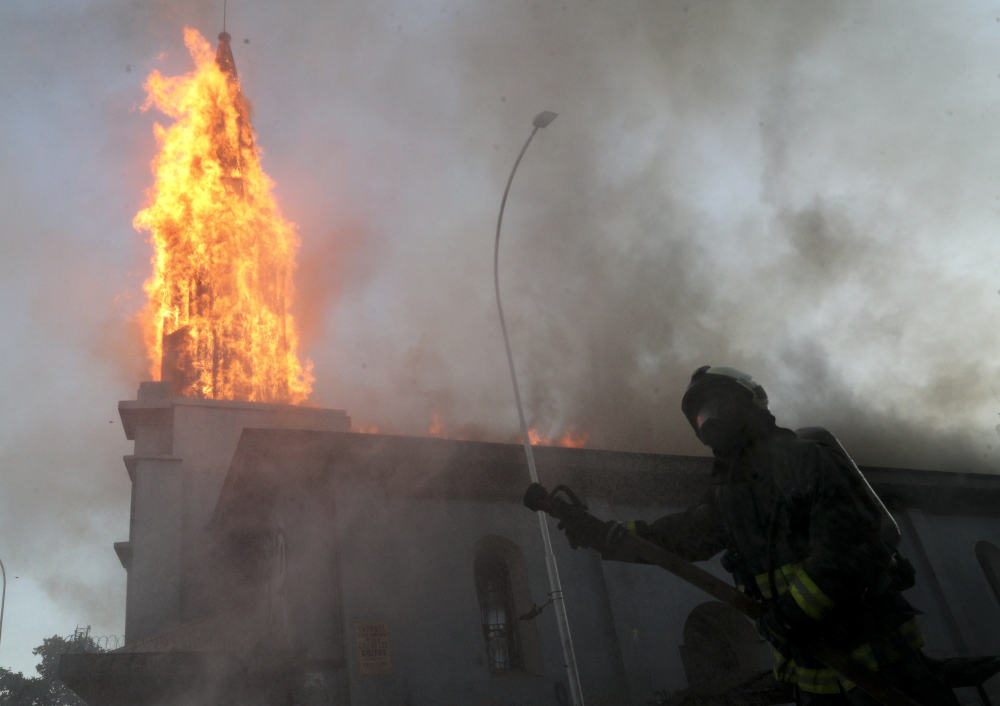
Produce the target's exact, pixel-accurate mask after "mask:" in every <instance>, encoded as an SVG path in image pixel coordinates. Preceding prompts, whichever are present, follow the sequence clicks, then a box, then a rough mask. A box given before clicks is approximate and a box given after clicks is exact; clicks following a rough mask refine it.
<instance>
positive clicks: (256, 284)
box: [134, 29, 312, 403]
mask: <svg viewBox="0 0 1000 706" xmlns="http://www.w3.org/2000/svg"><path fill="white" fill-rule="evenodd" d="M229 40H230V37H229V35H228V34H227V33H225V32H223V33H222V34H220V35H219V45H218V48H217V51H216V52H215V53H214V54H213V52H212V51H211V48H210V47H209V45H208V42H207V41H206V40H205V39H204V38H203V37H202V36H201V35H200V34H198V32H196V31H195V30H192V29H187V30H185V43H186V44H187V47H188V50H189V51H190V53H191V57H192V58H193V59H194V62H195V69H194V70H192V71H191V72H189V73H188V74H185V75H183V76H174V77H165V76H162V75H161V74H160V73H159V72H158V71H154V72H153V73H152V74H151V75H150V76H149V78H148V80H147V82H146V84H145V88H146V90H147V94H148V97H147V101H146V103H145V105H144V106H143V108H144V109H149V108H150V107H152V106H155V107H156V108H158V109H159V110H161V111H162V112H163V113H165V114H166V115H168V116H169V117H171V118H174V122H173V124H171V125H170V126H169V127H162V126H160V125H156V127H155V130H154V132H155V135H156V139H157V143H158V144H159V147H160V152H159V154H158V156H157V157H156V158H155V159H154V161H153V165H152V166H153V173H154V175H155V181H154V184H153V187H152V188H151V189H150V192H149V193H150V203H149V205H148V206H146V208H144V209H143V210H142V211H140V212H139V213H138V214H137V215H136V217H135V221H134V224H135V226H136V228H138V229H140V230H144V231H148V232H149V234H150V241H151V242H152V244H153V248H154V255H153V259H152V264H153V274H152V276H151V277H150V278H149V280H147V281H146V283H145V290H146V293H147V295H148V298H149V301H148V305H147V307H146V309H145V311H144V312H143V315H142V321H143V327H144V332H145V339H146V344H147V350H148V352H149V357H150V363H151V373H152V375H153V376H154V377H156V378H160V379H162V380H166V381H169V382H170V383H171V384H172V386H173V391H174V393H175V394H176V395H182V396H188V397H205V398H212V399H230V400H246V401H255V402H285V403H298V402H302V401H304V400H305V399H306V398H307V397H308V395H309V392H310V390H311V386H312V375H311V372H310V364H309V362H308V361H306V363H304V364H303V363H302V362H301V361H300V359H299V357H298V353H297V348H298V336H297V332H296V327H295V321H294V319H293V317H292V316H291V314H290V313H289V308H290V304H291V302H292V298H293V294H294V288H293V285H292V273H293V271H294V269H295V253H296V251H297V250H298V246H299V240H298V236H297V234H296V232H295V226H294V224H293V223H291V222H289V221H287V220H285V219H284V218H283V216H282V215H281V213H280V210H279V208H278V205H277V203H276V201H275V199H274V197H273V195H272V193H271V189H272V182H271V180H270V179H269V178H268V177H267V175H266V174H265V173H264V171H263V169H262V167H261V164H260V154H259V152H258V150H257V147H256V144H255V139H254V134H253V129H252V127H251V123H250V111H249V107H248V105H247V102H246V99H245V97H244V96H243V93H242V90H241V87H240V82H239V78H238V75H237V73H236V63H235V61H234V59H233V54H232V50H231V48H230V45H229Z"/></svg>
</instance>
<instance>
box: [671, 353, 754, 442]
mask: <svg viewBox="0 0 1000 706" xmlns="http://www.w3.org/2000/svg"><path fill="white" fill-rule="evenodd" d="M718 398H724V399H727V400H729V401H730V402H732V403H733V404H735V405H738V406H740V407H743V408H744V409H747V410H752V409H757V410H761V411H764V412H767V393H766V392H764V388H763V387H761V385H760V384H759V383H758V382H757V381H756V380H754V379H753V378H752V377H750V375H748V374H747V373H744V372H742V371H740V370H737V369H736V368H727V367H724V366H716V365H703V366H702V367H700V368H698V369H697V370H695V371H694V374H693V375H692V376H691V382H690V383H689V384H688V387H687V390H686V391H685V393H684V398H683V399H682V400H681V410H682V411H683V412H684V416H685V417H687V420H688V422H690V423H691V427H692V428H693V429H694V430H695V432H696V433H697V432H698V431H699V427H700V424H699V422H698V415H699V413H700V412H701V410H702V409H703V407H704V405H705V403H706V402H707V401H708V400H710V399H718Z"/></svg>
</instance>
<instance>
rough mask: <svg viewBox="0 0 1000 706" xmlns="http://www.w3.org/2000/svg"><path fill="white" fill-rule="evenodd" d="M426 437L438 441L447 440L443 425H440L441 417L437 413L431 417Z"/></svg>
mask: <svg viewBox="0 0 1000 706" xmlns="http://www.w3.org/2000/svg"><path fill="white" fill-rule="evenodd" d="M427 435H428V436H435V437H437V438H439V439H447V438H448V437H447V435H446V434H445V431H444V425H443V424H441V415H440V414H438V413H437V412H434V415H433V416H432V417H431V425H430V426H429V427H427Z"/></svg>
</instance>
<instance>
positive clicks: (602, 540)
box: [559, 512, 626, 554]
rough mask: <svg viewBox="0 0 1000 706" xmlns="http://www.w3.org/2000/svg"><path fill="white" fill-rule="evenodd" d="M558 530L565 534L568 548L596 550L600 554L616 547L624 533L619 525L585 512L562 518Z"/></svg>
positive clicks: (623, 529)
mask: <svg viewBox="0 0 1000 706" xmlns="http://www.w3.org/2000/svg"><path fill="white" fill-rule="evenodd" d="M559 529H561V530H562V531H563V532H565V533H566V539H568V540H569V546H571V547H572V548H573V549H576V548H577V547H587V548H592V549H596V550H597V551H599V552H601V553H602V554H603V553H604V552H606V551H607V550H608V549H610V548H612V547H613V546H615V545H617V543H618V542H619V541H620V540H621V538H622V537H623V536H624V535H623V533H624V532H625V531H626V530H625V528H624V527H622V526H621V525H620V524H619V523H617V522H613V521H607V522H606V521H604V520H599V519H598V518H596V517H594V516H593V515H590V514H587V513H586V512H580V513H578V514H574V515H572V516H570V517H566V518H564V519H563V520H562V521H561V522H560V523H559Z"/></svg>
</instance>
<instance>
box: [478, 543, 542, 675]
mask: <svg viewBox="0 0 1000 706" xmlns="http://www.w3.org/2000/svg"><path fill="white" fill-rule="evenodd" d="M474 564H475V565H474V570H475V581H476V594H477V596H478V598H479V620H480V624H481V625H482V630H483V639H484V640H485V648H486V656H487V663H488V664H489V668H490V673H492V674H502V673H504V672H509V671H512V670H522V671H525V672H527V673H529V674H543V673H544V669H545V667H544V660H543V659H542V649H541V644H540V642H539V640H538V628H537V626H536V625H535V620H534V619H528V616H530V615H532V613H531V611H532V608H534V601H533V600H532V595H531V580H530V577H529V574H528V565H527V563H526V562H525V560H524V554H523V553H522V552H521V550H520V549H519V548H518V546H517V545H516V544H514V543H513V542H512V541H510V540H509V539H505V538H503V537H498V536H496V535H489V536H487V537H483V538H482V539H480V540H479V541H478V542H476V546H475V562H474ZM539 602H541V601H540V600H539ZM535 614H536V615H537V612H536V613H535ZM520 616H525V618H526V619H525V620H521V619H520Z"/></svg>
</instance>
